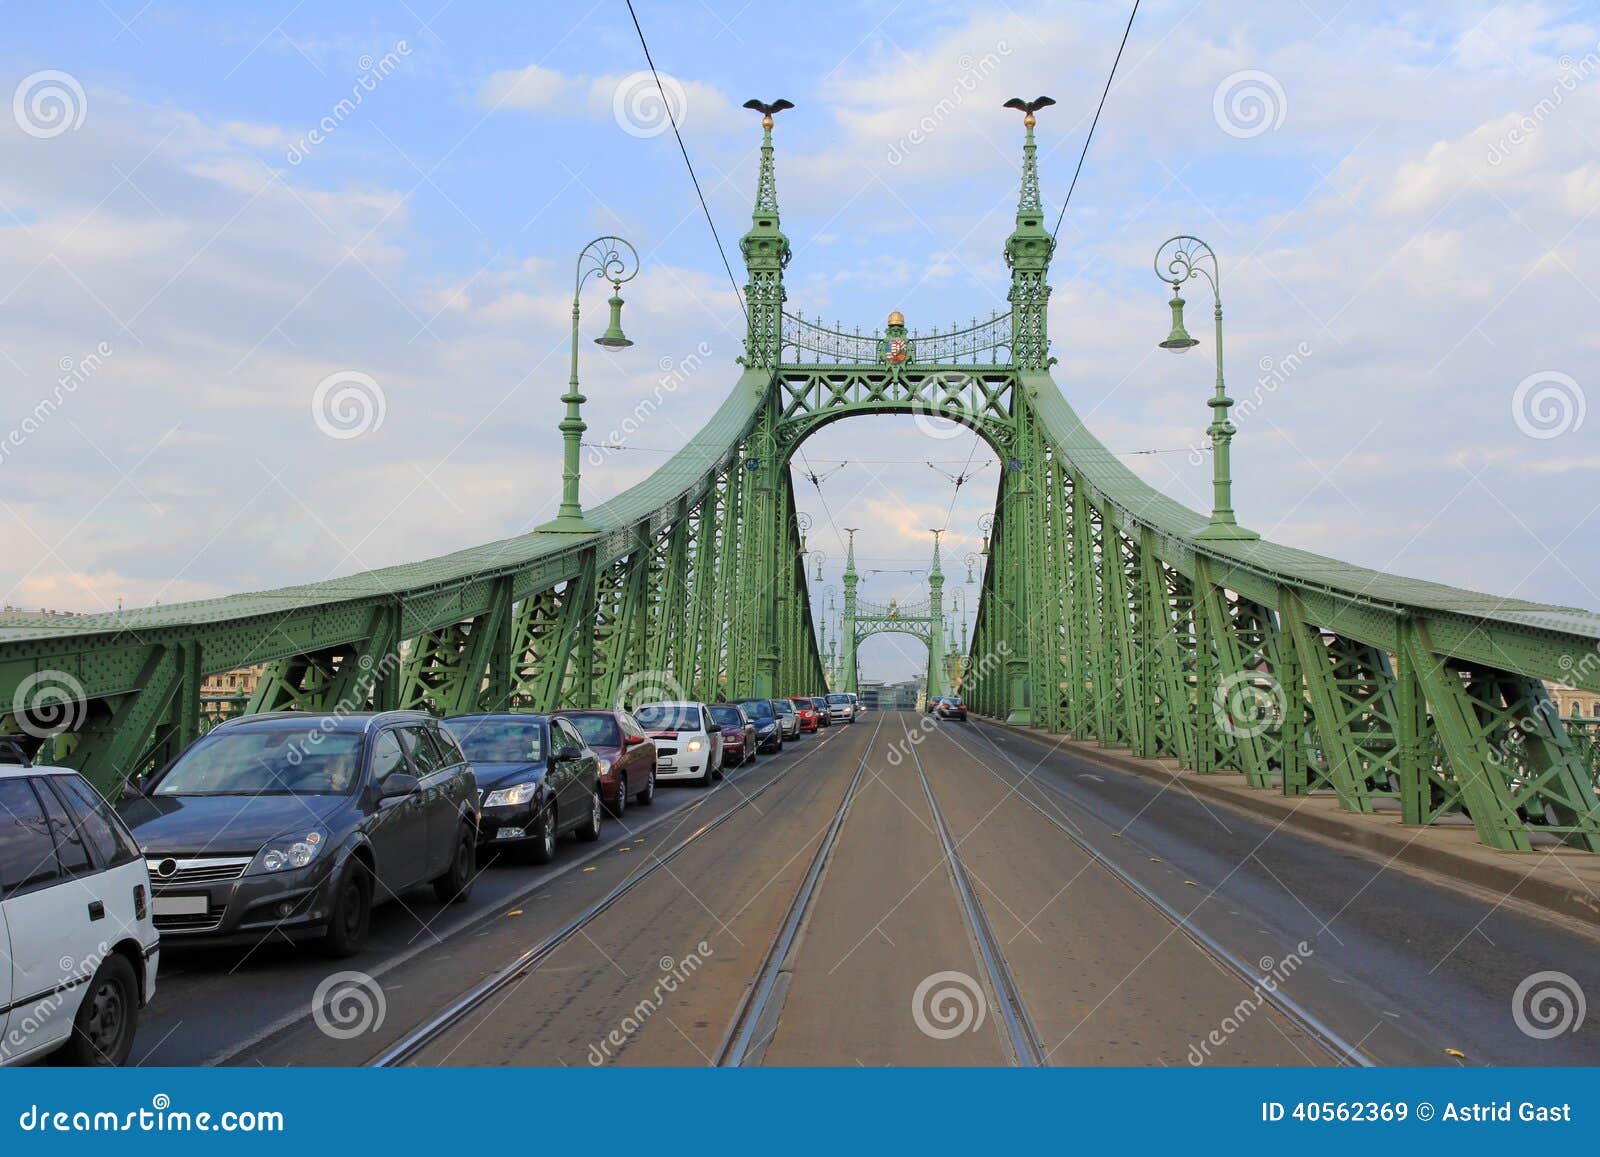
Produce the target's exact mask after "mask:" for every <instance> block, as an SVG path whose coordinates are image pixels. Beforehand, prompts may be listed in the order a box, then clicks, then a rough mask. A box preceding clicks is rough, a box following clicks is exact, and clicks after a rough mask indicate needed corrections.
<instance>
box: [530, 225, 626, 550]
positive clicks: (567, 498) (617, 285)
mask: <svg viewBox="0 0 1600 1157" xmlns="http://www.w3.org/2000/svg"><path fill="white" fill-rule="evenodd" d="M638 272H639V251H638V250H636V249H635V248H634V247H633V246H632V245H630V244H629V243H628V242H626V241H624V240H623V239H622V238H621V237H596V238H595V239H594V240H593V241H591V242H589V244H587V245H585V246H584V247H583V249H582V251H580V252H579V254H578V272H577V277H576V278H575V280H574V283H573V287H572V374H571V376H570V377H569V378H568V379H567V392H566V393H564V394H562V395H561V400H562V401H563V402H565V403H566V404H567V413H566V417H564V418H562V419H561V427H560V428H561V440H562V450H563V453H564V458H563V461H562V466H561V509H560V510H559V511H558V512H557V513H556V516H555V517H554V518H553V519H551V520H550V521H549V522H547V523H545V524H544V525H543V526H540V527H537V528H536V529H538V530H542V531H545V532H547V533H548V532H553V533H556V534H593V533H595V532H596V531H598V530H599V529H600V528H599V527H598V526H595V525H594V524H593V523H592V522H590V521H589V520H588V519H586V518H585V517H584V516H583V507H582V505H581V504H580V503H579V501H578V476H579V472H578V449H579V445H580V443H581V442H582V440H583V432H584V431H585V430H587V429H588V428H589V427H588V426H586V425H585V424H584V421H583V411H582V410H581V409H580V407H581V406H582V405H583V403H585V402H587V401H588V400H589V399H588V398H586V397H584V396H583V395H582V394H581V393H579V392H578V303H579V299H580V297H581V296H582V294H583V286H584V283H585V282H586V281H588V280H589V279H590V278H591V277H593V278H603V279H605V280H606V281H609V282H611V300H610V301H609V302H608V303H607V304H609V305H610V306H611V324H610V325H608V326H607V327H606V331H605V333H603V334H601V335H600V336H599V337H597V338H595V339H594V341H595V344H596V345H599V346H604V347H605V348H606V349H613V350H615V349H626V348H627V347H628V346H631V345H632V344H633V343H632V342H631V341H629V340H628V339H627V337H626V336H624V334H623V332H622V283H623V282H624V281H632V280H633V278H634V276H635V275H636V274H637V273H638Z"/></svg>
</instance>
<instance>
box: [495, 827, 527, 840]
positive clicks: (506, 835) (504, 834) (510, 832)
mask: <svg viewBox="0 0 1600 1157" xmlns="http://www.w3.org/2000/svg"><path fill="white" fill-rule="evenodd" d="M525 835H527V832H525V831H523V829H521V828H501V829H500V830H499V831H497V832H495V834H494V838H495V839H497V840H520V839H521V838H522V837H523V836H525Z"/></svg>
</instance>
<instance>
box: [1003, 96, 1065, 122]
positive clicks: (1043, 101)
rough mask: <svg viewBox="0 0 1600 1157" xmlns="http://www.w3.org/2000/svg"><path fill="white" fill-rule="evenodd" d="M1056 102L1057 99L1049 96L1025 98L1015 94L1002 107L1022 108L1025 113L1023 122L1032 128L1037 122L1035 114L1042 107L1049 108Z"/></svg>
mask: <svg viewBox="0 0 1600 1157" xmlns="http://www.w3.org/2000/svg"><path fill="white" fill-rule="evenodd" d="M1055 103H1056V102H1055V100H1054V99H1053V98H1052V97H1048V96H1036V97H1034V98H1033V99H1032V100H1023V99H1022V98H1021V97H1020V96H1014V97H1012V98H1011V99H1010V100H1008V101H1006V103H1005V104H1003V105H1001V106H1000V107H1001V108H1014V109H1020V110H1021V111H1022V113H1023V114H1024V115H1023V118H1022V123H1023V124H1024V125H1026V126H1027V127H1028V128H1030V129H1031V128H1032V127H1033V126H1034V123H1035V121H1034V116H1033V114H1034V113H1036V112H1038V111H1039V110H1040V109H1042V108H1049V107H1050V106H1051V105H1053V104H1055Z"/></svg>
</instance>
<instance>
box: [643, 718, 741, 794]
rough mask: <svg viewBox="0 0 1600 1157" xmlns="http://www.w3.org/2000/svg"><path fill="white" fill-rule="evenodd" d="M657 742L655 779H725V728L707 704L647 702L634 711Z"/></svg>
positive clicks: (661, 780)
mask: <svg viewBox="0 0 1600 1157" xmlns="http://www.w3.org/2000/svg"><path fill="white" fill-rule="evenodd" d="M633 717H634V719H635V720H636V721H637V722H638V724H639V726H640V727H642V728H644V733H645V734H646V735H648V736H649V737H650V738H651V739H653V740H655V742H656V781H657V782H658V783H660V782H665V781H667V780H673V779H687V780H690V781H691V782H693V783H700V784H705V785H707V786H709V785H710V783H711V781H712V780H714V779H721V778H722V728H720V727H718V726H717V724H716V721H715V720H713V719H712V718H711V711H710V709H709V708H707V707H706V705H705V704H704V703H646V704H645V705H644V706H642V707H640V708H639V709H638V710H636V711H635V712H634V713H633Z"/></svg>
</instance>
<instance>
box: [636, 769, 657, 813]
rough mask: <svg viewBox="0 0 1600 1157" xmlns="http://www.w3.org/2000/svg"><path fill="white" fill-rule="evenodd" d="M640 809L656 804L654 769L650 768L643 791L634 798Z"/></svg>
mask: <svg viewBox="0 0 1600 1157" xmlns="http://www.w3.org/2000/svg"><path fill="white" fill-rule="evenodd" d="M634 798H635V799H636V801H637V802H638V804H639V806H640V807H649V806H650V805H651V804H653V803H655V802H656V769H655V767H654V766H652V767H651V768H650V770H649V772H648V773H647V774H646V776H645V784H644V790H643V791H641V792H640V793H639V794H638V795H637V796H636V797H634Z"/></svg>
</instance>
